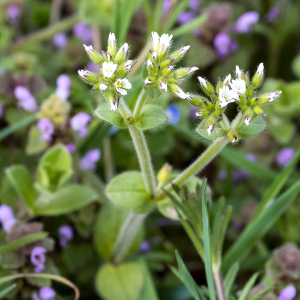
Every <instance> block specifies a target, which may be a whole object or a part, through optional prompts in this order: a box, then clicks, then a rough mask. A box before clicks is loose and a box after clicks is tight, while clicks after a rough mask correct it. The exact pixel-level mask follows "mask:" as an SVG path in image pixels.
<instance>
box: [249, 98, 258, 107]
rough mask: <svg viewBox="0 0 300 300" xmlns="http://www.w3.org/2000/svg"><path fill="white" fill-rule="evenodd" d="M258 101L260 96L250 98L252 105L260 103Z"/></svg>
mask: <svg viewBox="0 0 300 300" xmlns="http://www.w3.org/2000/svg"><path fill="white" fill-rule="evenodd" d="M258 101H259V98H258V97H254V98H252V99H251V100H250V104H251V105H252V106H255V105H258Z"/></svg>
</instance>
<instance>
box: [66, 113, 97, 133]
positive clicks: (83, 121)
mask: <svg viewBox="0 0 300 300" xmlns="http://www.w3.org/2000/svg"><path fill="white" fill-rule="evenodd" d="M91 119H92V118H91V116H90V115H88V114H87V113H85V112H80V113H78V114H77V115H75V116H74V117H73V118H72V119H71V121H70V123H71V127H72V129H73V130H74V131H78V132H79V136H80V137H81V138H82V137H84V136H86V135H87V134H88V132H89V130H88V128H87V124H88V123H89V122H90V121H91Z"/></svg>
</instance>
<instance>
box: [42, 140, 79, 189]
mask: <svg viewBox="0 0 300 300" xmlns="http://www.w3.org/2000/svg"><path fill="white" fill-rule="evenodd" d="M72 173H73V170H72V157H71V154H70V152H69V151H68V150H67V149H66V147H65V146H64V145H56V146H53V147H52V148H50V149H49V150H48V151H47V152H46V153H45V154H44V155H43V156H42V158H41V160H40V161H39V165H38V169H37V182H38V183H39V184H40V185H41V186H42V187H44V188H46V189H56V188H58V187H60V186H62V185H63V184H64V183H65V182H66V181H67V180H68V179H69V178H70V177H71V175H72Z"/></svg>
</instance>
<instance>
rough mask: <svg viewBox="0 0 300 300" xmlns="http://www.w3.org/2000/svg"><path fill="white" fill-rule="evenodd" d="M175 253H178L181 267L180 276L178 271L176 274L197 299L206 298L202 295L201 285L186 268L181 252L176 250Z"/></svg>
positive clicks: (177, 257) (178, 262)
mask: <svg viewBox="0 0 300 300" xmlns="http://www.w3.org/2000/svg"><path fill="white" fill-rule="evenodd" d="M175 254H176V259H177V264H178V268H179V276H178V272H175V273H174V274H175V275H176V276H177V277H178V278H179V279H180V280H181V281H182V282H183V284H184V285H185V286H186V288H187V289H188V290H189V291H190V293H191V294H192V295H193V297H194V298H195V299H196V300H204V297H203V296H202V295H201V292H200V290H199V287H198V286H197V284H196V282H195V280H194V279H193V277H192V276H191V274H190V272H189V271H188V269H187V268H186V266H185V264H184V262H183V260H182V259H181V257H180V255H179V253H178V252H177V251H176V252H175ZM171 270H172V269H171ZM172 271H173V270H172Z"/></svg>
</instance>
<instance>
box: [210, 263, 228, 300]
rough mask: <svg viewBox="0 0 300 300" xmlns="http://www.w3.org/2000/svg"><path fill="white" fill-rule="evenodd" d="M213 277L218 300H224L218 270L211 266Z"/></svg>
mask: <svg viewBox="0 0 300 300" xmlns="http://www.w3.org/2000/svg"><path fill="white" fill-rule="evenodd" d="M213 276H214V282H215V287H216V293H217V297H218V300H226V296H225V290H224V286H223V280H222V276H221V273H220V270H219V268H216V267H214V266H213Z"/></svg>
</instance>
